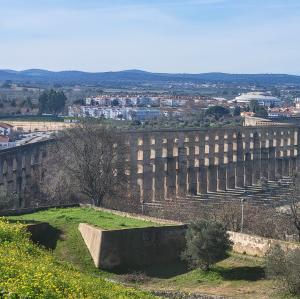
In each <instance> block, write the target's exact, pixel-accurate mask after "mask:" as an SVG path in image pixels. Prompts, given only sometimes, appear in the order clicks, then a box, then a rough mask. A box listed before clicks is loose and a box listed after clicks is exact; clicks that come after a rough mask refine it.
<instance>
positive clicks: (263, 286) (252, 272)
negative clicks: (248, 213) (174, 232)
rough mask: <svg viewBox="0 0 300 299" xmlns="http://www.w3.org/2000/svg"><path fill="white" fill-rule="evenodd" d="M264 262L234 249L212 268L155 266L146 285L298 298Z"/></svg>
mask: <svg viewBox="0 0 300 299" xmlns="http://www.w3.org/2000/svg"><path fill="white" fill-rule="evenodd" d="M263 264H264V259H263V258H257V257H251V256H247V255H241V254H235V253H232V254H231V255H230V257H229V258H227V259H225V260H223V261H221V262H219V263H217V264H216V265H215V266H214V267H213V268H212V269H211V270H210V271H209V272H204V271H202V270H199V269H197V270H192V271H191V270H188V269H187V268H186V266H185V265H184V264H182V263H178V264H177V265H170V266H169V267H167V268H164V269H156V268H155V267H152V268H149V269H147V271H146V273H147V274H148V276H150V277H151V279H150V280H149V281H148V282H147V283H146V285H144V286H143V287H144V288H146V289H148V290H157V289H161V290H169V291H170V290H176V291H182V292H187V293H200V294H209V295H218V296H221V295H222V296H226V297H227V296H228V297H229V298H236V299H237V298H239V299H254V298H259V299H275V298H276V299H281V298H298V297H292V296H289V297H286V295H285V294H283V293H282V292H281V290H280V289H279V286H278V285H276V283H275V282H274V281H272V280H268V279H266V278H265V275H264V266H263ZM168 270H169V271H168ZM158 273H160V274H162V273H163V274H162V275H158Z"/></svg>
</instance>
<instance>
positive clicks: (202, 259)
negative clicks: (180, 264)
mask: <svg viewBox="0 0 300 299" xmlns="http://www.w3.org/2000/svg"><path fill="white" fill-rule="evenodd" d="M186 242H187V244H186V249H185V251H184V252H183V253H182V259H183V260H185V261H187V262H188V264H189V266H190V267H191V268H197V267H200V268H201V269H203V270H205V271H207V270H209V268H210V267H211V266H212V265H213V264H215V263H216V262H218V261H220V260H222V259H224V258H226V257H227V256H228V254H227V251H228V250H230V249H231V247H232V242H231V241H230V240H229V235H228V234H227V232H226V229H225V228H224V227H223V226H222V225H221V224H220V223H217V222H208V221H204V220H202V221H198V222H195V223H191V224H190V226H189V228H188V230H187V233H186Z"/></svg>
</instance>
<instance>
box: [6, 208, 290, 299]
mask: <svg viewBox="0 0 300 299" xmlns="http://www.w3.org/2000/svg"><path fill="white" fill-rule="evenodd" d="M11 218H14V219H19V220H22V219H24V220H37V221H46V222H49V223H50V224H51V225H52V226H54V227H55V228H57V229H59V230H61V236H60V240H58V241H57V246H56V248H55V249H54V254H55V255H56V256H57V257H58V258H59V259H60V260H66V261H68V262H71V263H73V264H74V265H75V266H76V267H77V268H79V269H80V270H81V271H84V272H87V273H89V274H92V275H95V276H105V277H110V276H112V275H113V274H110V273H108V272H104V271H99V270H98V269H95V267H94V264H93V262H92V260H91V257H90V255H89V252H88V250H87V248H86V246H85V245H84V242H83V240H82V238H81V236H80V233H79V231H78V223H80V222H86V223H90V224H94V225H97V226H99V227H102V228H103V229H120V228H129V227H145V226H152V225H156V224H154V223H151V222H146V221H141V220H135V219H131V218H124V217H121V216H116V215H114V214H110V213H107V212H100V211H95V210H93V209H83V208H72V209H53V210H48V211H42V212H38V213H35V214H28V215H24V216H19V217H11ZM144 272H145V274H146V275H147V276H148V277H149V280H148V279H147V280H146V281H143V282H142V283H140V286H141V287H142V288H147V289H153V290H158V289H163V290H180V291H185V292H196V293H202V294H203V293H207V294H216V295H226V296H228V297H230V298H242V299H252V298H260V299H270V298H286V297H283V296H280V295H279V293H278V290H276V288H275V289H274V284H273V282H272V281H270V280H267V279H265V278H264V270H263V259H260V258H255V257H250V256H246V255H238V254H232V255H231V256H230V257H229V258H228V259H226V260H224V261H222V262H220V263H218V264H217V265H216V266H215V267H214V268H213V269H212V270H211V271H210V272H208V273H205V272H203V271H200V270H193V271H189V270H188V269H187V268H186V266H185V265H184V264H182V263H175V264H170V265H160V266H153V267H150V268H148V269H145V271H144ZM125 277H126V276H122V275H120V276H117V275H113V278H114V279H120V280H124V279H125ZM289 298H292V297H289Z"/></svg>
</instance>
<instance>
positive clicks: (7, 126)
mask: <svg viewBox="0 0 300 299" xmlns="http://www.w3.org/2000/svg"><path fill="white" fill-rule="evenodd" d="M0 127H1V128H5V129H10V128H13V126H11V125H9V124H6V123H0Z"/></svg>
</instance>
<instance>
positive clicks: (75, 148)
mask: <svg viewBox="0 0 300 299" xmlns="http://www.w3.org/2000/svg"><path fill="white" fill-rule="evenodd" d="M123 135H124V134H121V132H120V131H117V130H115V129H113V128H111V127H108V126H104V125H101V124H99V123H97V122H94V121H85V122H82V123H79V124H78V125H77V126H76V127H74V128H72V129H68V130H65V131H63V132H61V133H60V134H59V136H58V138H57V141H56V142H55V144H54V146H53V148H52V153H51V155H50V159H49V160H48V167H47V169H50V170H47V174H46V178H45V180H46V181H47V182H44V186H45V187H46V188H48V192H47V193H50V194H52V196H54V197H59V196H60V197H66V196H67V194H69V195H70V194H81V195H84V196H86V197H87V198H88V199H89V200H90V202H91V203H92V204H93V205H96V206H100V205H101V204H102V202H103V199H104V197H105V196H106V195H108V194H109V195H111V196H112V195H115V193H116V192H117V191H118V190H120V189H122V188H125V184H126V174H125V163H126V145H125V140H124V137H123ZM50 189H51V190H50Z"/></svg>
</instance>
